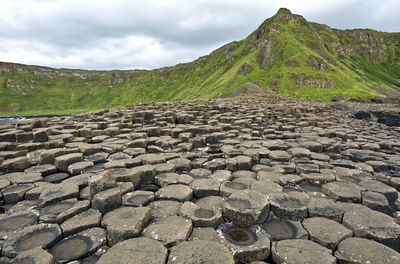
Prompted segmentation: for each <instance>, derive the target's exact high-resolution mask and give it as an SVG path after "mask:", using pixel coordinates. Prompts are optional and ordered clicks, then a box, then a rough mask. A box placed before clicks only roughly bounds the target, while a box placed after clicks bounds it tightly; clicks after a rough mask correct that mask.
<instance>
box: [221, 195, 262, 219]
mask: <svg viewBox="0 0 400 264" xmlns="http://www.w3.org/2000/svg"><path fill="white" fill-rule="evenodd" d="M269 209H270V205H269V202H268V199H267V197H266V196H265V195H263V194H262V193H259V192H256V191H250V190H244V191H237V192H234V193H232V195H231V196H229V198H227V199H226V201H225V203H224V204H223V216H224V218H225V219H226V220H227V221H230V222H232V223H234V224H235V225H238V226H252V225H255V224H261V223H262V222H264V221H265V219H267V217H268V214H269Z"/></svg>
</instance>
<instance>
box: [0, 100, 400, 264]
mask: <svg viewBox="0 0 400 264" xmlns="http://www.w3.org/2000/svg"><path fill="white" fill-rule="evenodd" d="M0 190H1V192H0V199H1V200H0V202H1V207H0V208H1V214H0V248H1V257H0V263H41V264H43V263H71V264H72V263H73V264H77V263H82V264H83V263H85V264H87V263H113V264H117V263H218V264H221V263H391V264H392V263H400V254H399V251H400V199H399V190H400V128H398V127H395V126H386V125H384V124H380V123H377V122H373V121H366V120H359V119H356V118H352V117H351V116H350V115H348V113H346V112H345V111H342V110H340V109H337V108H334V107H332V105H326V104H316V103H309V102H303V101H298V100H294V99H291V98H289V97H280V96H266V95H263V94H259V95H243V96H238V97H233V98H227V99H215V100H198V101H189V102H176V103H146V104H138V105H135V106H130V107H127V108H126V109H117V110H101V111H98V112H96V113H88V114H77V115H72V116H63V117H52V118H37V119H33V120H28V121H22V122H18V123H16V124H3V125H0Z"/></svg>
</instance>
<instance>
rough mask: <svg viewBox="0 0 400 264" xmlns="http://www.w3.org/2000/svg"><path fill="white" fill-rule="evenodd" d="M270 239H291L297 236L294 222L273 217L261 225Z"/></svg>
mask: <svg viewBox="0 0 400 264" xmlns="http://www.w3.org/2000/svg"><path fill="white" fill-rule="evenodd" d="M261 228H262V229H264V231H265V232H266V233H267V234H268V235H269V237H270V239H271V240H272V241H279V240H284V239H292V238H296V236H297V228H296V226H295V225H294V224H292V223H291V222H289V221H287V220H283V219H273V220H270V221H268V222H266V223H264V224H263V225H262V226H261Z"/></svg>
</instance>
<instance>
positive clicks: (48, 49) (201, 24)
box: [0, 0, 400, 69]
mask: <svg viewBox="0 0 400 264" xmlns="http://www.w3.org/2000/svg"><path fill="white" fill-rule="evenodd" d="M397 2H398V1H397V0H382V1H380V2H379V4H377V3H376V1H373V0H365V1H363V0H336V1H328V0H303V1H296V0H282V1H261V0H247V1H246V0H219V1H215V0H191V1H185V0H147V1H139V0H112V1H111V0H110V1H106V0H18V1H15V0H1V8H0V41H1V42H0V43H1V44H0V61H11V62H19V63H26V64H37V65H46V66H51V67H68V68H86V69H133V68H147V69H149V68H158V67H162V66H168V65H173V64H176V63H180V62H186V61H191V60H193V59H195V58H197V57H199V56H202V55H205V54H208V53H209V52H210V51H212V50H213V49H215V48H218V47H219V46H221V45H223V44H224V43H227V42H229V41H232V40H239V39H242V38H244V37H246V36H247V35H248V34H249V33H251V32H252V31H253V30H255V29H256V27H257V26H258V25H259V24H260V23H262V21H263V20H265V19H266V18H268V17H270V16H272V15H273V14H274V13H275V12H276V11H277V10H278V8H279V7H287V8H289V9H291V10H292V12H294V13H298V14H301V15H303V16H304V17H305V18H306V19H308V20H309V21H314V22H319V23H324V24H328V25H329V26H332V27H337V28H359V27H363V28H365V27H369V28H374V29H378V30H382V31H400V25H399V23H397V22H398V21H397V20H398V17H400V8H398V3H397Z"/></svg>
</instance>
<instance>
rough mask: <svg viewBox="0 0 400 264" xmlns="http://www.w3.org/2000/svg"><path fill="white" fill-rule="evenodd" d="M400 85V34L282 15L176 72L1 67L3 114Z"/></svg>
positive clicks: (395, 90) (320, 94) (318, 97)
mask: <svg viewBox="0 0 400 264" xmlns="http://www.w3.org/2000/svg"><path fill="white" fill-rule="evenodd" d="M399 79H400V33H384V32H378V31H374V30H369V29H355V30H337V29H331V28H329V27H328V26H326V25H321V24H317V23H311V22H307V21H306V20H305V19H304V18H303V17H302V16H299V15H294V14H292V13H291V12H290V11H289V10H287V9H280V10H279V11H278V13H277V14H276V15H275V16H273V17H271V18H269V19H267V20H266V21H264V22H263V23H262V24H261V25H260V26H259V28H258V29H257V30H255V31H254V32H253V33H251V34H250V35H249V36H248V37H247V38H246V39H244V40H241V41H234V42H231V43H229V44H226V45H225V46H223V47H221V48H219V49H217V50H215V51H213V52H212V53H211V54H209V55H207V56H204V57H200V58H198V59H197V60H195V61H193V62H190V63H184V64H178V65H175V66H172V67H166V68H161V69H156V70H149V71H146V70H129V71H85V70H68V69H52V68H47V67H39V66H28V65H21V64H13V63H0V111H1V112H13V111H15V112H22V111H29V112H32V113H41V112H46V113H51V112H59V111H61V112H67V111H71V110H76V109H86V110H89V109H93V110H94V109H99V108H111V107H118V106H126V105H130V104H134V103H137V102H147V101H174V100H187V99H194V98H215V97H225V96H230V95H232V94H235V92H236V93H237V91H243V90H246V89H245V88H243V87H255V86H256V87H257V86H259V87H260V89H264V90H273V91H275V92H278V93H283V94H291V95H294V96H296V97H301V98H306V99H309V100H315V101H327V100H329V98H330V97H332V96H334V95H337V94H344V95H345V97H346V98H350V97H355V98H366V97H379V96H382V95H393V96H398V94H399V93H400V88H399V86H400V83H399ZM250 84H251V85H250Z"/></svg>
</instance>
